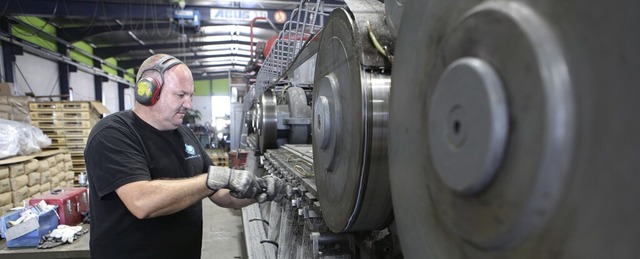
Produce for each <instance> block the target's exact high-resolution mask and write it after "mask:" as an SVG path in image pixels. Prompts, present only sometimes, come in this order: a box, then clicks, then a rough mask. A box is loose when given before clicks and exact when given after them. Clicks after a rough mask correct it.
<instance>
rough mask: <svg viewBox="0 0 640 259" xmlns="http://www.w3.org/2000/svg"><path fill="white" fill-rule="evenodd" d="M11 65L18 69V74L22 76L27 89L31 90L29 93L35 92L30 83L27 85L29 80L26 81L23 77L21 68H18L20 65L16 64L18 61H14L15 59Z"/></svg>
mask: <svg viewBox="0 0 640 259" xmlns="http://www.w3.org/2000/svg"><path fill="white" fill-rule="evenodd" d="M13 65H14V66H16V68H17V69H18V72H20V75H21V76H22V79H24V82H25V83H26V84H27V87H28V88H29V90H30V91H31V93H33V94H35V92H34V91H33V89H32V88H31V85H29V81H27V78H26V77H24V74H23V73H22V70H21V69H20V66H18V63H16V62H15V61H14V62H13Z"/></svg>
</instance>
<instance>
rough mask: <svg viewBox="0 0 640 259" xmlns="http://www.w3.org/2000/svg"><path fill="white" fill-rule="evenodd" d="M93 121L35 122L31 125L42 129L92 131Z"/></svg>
mask: <svg viewBox="0 0 640 259" xmlns="http://www.w3.org/2000/svg"><path fill="white" fill-rule="evenodd" d="M91 124H92V123H91V121H88V120H72V121H68V120H41V121H40V120H33V121H31V125H33V126H36V127H38V128H41V129H56V128H63V129H90V128H91V126H92V125H91Z"/></svg>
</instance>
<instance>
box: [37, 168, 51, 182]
mask: <svg viewBox="0 0 640 259" xmlns="http://www.w3.org/2000/svg"><path fill="white" fill-rule="evenodd" d="M50 179H51V172H50V171H49V170H47V171H44V172H41V173H40V184H45V183H49V180H50Z"/></svg>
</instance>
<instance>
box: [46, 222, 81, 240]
mask: <svg viewBox="0 0 640 259" xmlns="http://www.w3.org/2000/svg"><path fill="white" fill-rule="evenodd" d="M80 230H82V227H81V226H75V227H71V226H67V225H58V228H56V229H54V230H53V231H51V234H50V235H51V237H53V238H60V240H61V241H62V242H63V243H73V240H75V236H76V233H78V232H80Z"/></svg>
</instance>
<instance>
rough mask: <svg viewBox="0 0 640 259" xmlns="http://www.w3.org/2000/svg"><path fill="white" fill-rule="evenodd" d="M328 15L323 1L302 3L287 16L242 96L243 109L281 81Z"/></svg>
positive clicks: (308, 0) (309, 0)
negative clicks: (267, 53)
mask: <svg viewBox="0 0 640 259" xmlns="http://www.w3.org/2000/svg"><path fill="white" fill-rule="evenodd" d="M327 16H329V13H328V12H326V10H324V1H323V0H302V1H300V5H299V6H298V8H297V9H295V10H293V12H292V13H291V19H290V20H289V21H287V22H286V23H285V24H284V29H283V30H282V31H281V32H280V33H279V34H278V39H277V40H276V41H275V43H274V45H273V47H271V51H270V52H269V55H268V56H267V58H266V59H265V61H264V62H263V64H262V67H261V68H260V71H259V72H258V75H257V76H256V82H255V84H254V85H253V86H251V89H250V90H249V92H248V93H247V94H246V96H245V98H244V99H245V109H248V108H249V107H250V106H251V102H252V101H253V99H254V98H256V97H258V96H260V95H262V93H263V92H264V91H266V90H267V89H269V88H272V87H273V86H274V85H276V84H278V83H279V82H280V81H281V80H283V78H282V76H283V75H284V74H285V72H287V70H289V69H290V66H291V64H292V62H293V61H294V60H295V59H296V57H297V55H298V53H300V50H302V49H303V48H304V47H305V45H306V44H307V43H308V42H309V41H310V40H311V39H312V38H313V36H314V35H316V33H318V32H319V31H320V30H321V29H322V27H323V25H324V20H325V18H326V17H327Z"/></svg>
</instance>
